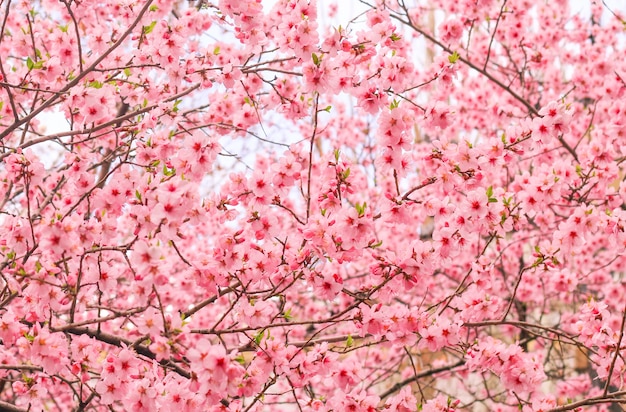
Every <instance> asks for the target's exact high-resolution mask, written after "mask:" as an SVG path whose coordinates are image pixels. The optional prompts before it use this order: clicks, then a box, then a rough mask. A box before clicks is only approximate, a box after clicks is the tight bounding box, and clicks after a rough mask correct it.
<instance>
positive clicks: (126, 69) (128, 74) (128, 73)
mask: <svg viewBox="0 0 626 412" xmlns="http://www.w3.org/2000/svg"><path fill="white" fill-rule="evenodd" d="M124 74H125V75H126V77H130V75H131V74H132V72H131V71H130V69H129V68H128V67H127V68H125V69H124Z"/></svg>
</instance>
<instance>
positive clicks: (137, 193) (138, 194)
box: [135, 190, 141, 202]
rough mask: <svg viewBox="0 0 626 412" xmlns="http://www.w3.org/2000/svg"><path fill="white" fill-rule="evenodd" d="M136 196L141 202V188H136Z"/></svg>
mask: <svg viewBox="0 0 626 412" xmlns="http://www.w3.org/2000/svg"><path fill="white" fill-rule="evenodd" d="M135 197H136V198H137V199H138V200H139V201H140V202H141V193H139V190H135Z"/></svg>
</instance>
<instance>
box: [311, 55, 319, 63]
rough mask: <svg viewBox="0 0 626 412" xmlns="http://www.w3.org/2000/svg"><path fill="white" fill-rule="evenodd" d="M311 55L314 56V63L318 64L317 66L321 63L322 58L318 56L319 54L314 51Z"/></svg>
mask: <svg viewBox="0 0 626 412" xmlns="http://www.w3.org/2000/svg"><path fill="white" fill-rule="evenodd" d="M311 57H312V58H313V64H314V65H316V66H319V65H320V58H319V57H317V54H315V53H312V54H311Z"/></svg>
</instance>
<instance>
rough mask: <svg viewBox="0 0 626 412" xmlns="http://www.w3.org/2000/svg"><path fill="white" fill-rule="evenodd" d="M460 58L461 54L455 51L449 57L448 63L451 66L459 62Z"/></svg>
mask: <svg viewBox="0 0 626 412" xmlns="http://www.w3.org/2000/svg"><path fill="white" fill-rule="evenodd" d="M459 57H461V56H459V53H457V52H456V51H455V52H454V53H452V54H451V55H450V56H448V61H449V62H450V64H454V63H456V62H457V60H459Z"/></svg>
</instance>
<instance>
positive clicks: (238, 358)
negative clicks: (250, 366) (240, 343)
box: [235, 355, 246, 365]
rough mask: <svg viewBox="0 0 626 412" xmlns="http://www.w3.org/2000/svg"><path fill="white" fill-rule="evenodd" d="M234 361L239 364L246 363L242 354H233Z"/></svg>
mask: <svg viewBox="0 0 626 412" xmlns="http://www.w3.org/2000/svg"><path fill="white" fill-rule="evenodd" d="M235 362H237V363H238V364H240V365H245V364H246V360H245V359H244V357H243V355H237V356H235Z"/></svg>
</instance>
